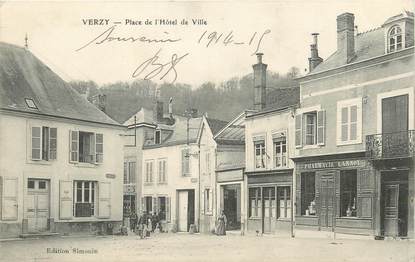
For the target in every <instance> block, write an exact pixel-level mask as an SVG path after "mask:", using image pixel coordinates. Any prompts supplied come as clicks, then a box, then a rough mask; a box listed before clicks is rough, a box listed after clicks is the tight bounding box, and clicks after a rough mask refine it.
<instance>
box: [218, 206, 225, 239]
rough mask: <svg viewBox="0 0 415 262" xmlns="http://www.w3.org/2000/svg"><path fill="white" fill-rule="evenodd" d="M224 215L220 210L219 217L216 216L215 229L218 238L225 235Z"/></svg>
mask: <svg viewBox="0 0 415 262" xmlns="http://www.w3.org/2000/svg"><path fill="white" fill-rule="evenodd" d="M226 224H227V220H226V215H225V212H224V211H223V210H222V211H221V212H220V215H219V216H218V225H217V227H216V235H218V236H224V235H226Z"/></svg>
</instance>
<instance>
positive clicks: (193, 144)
mask: <svg viewBox="0 0 415 262" xmlns="http://www.w3.org/2000/svg"><path fill="white" fill-rule="evenodd" d="M160 110H161V111H160ZM157 112H160V113H157V115H159V114H160V115H162V112H163V111H162V106H160V107H157ZM196 113H197V112H195V111H193V114H192V115H189V116H188V117H183V116H177V115H172V114H170V117H169V119H170V121H171V122H169V123H168V124H161V123H157V127H156V130H155V135H154V139H151V137H150V136H149V137H145V140H144V146H143V151H142V154H143V155H142V159H143V164H142V165H143V166H142V174H143V178H142V198H141V210H142V211H143V212H147V213H149V214H154V213H156V214H158V215H159V218H160V219H161V221H162V223H161V224H162V227H163V230H166V231H167V230H173V231H176V230H177V231H184V232H187V231H189V229H190V225H195V226H196V228H195V230H197V225H198V222H199V207H200V197H199V196H200V189H199V185H200V184H199V181H200V174H199V169H200V166H199V165H200V161H199V157H200V155H199V145H198V144H197V137H198V133H199V129H200V126H201V121H202V118H201V117H197V116H196Z"/></svg>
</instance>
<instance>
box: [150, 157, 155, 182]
mask: <svg viewBox="0 0 415 262" xmlns="http://www.w3.org/2000/svg"><path fill="white" fill-rule="evenodd" d="M149 164H150V181H149V182H150V183H152V182H153V173H154V172H153V166H154V162H153V161H151V162H150V163H149Z"/></svg>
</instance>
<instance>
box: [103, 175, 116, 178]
mask: <svg viewBox="0 0 415 262" xmlns="http://www.w3.org/2000/svg"><path fill="white" fill-rule="evenodd" d="M105 177H106V178H110V179H114V178H115V174H105Z"/></svg>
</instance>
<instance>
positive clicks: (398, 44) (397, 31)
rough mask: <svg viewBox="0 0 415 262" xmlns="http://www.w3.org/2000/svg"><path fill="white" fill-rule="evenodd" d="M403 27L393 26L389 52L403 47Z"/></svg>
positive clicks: (389, 35)
mask: <svg viewBox="0 0 415 262" xmlns="http://www.w3.org/2000/svg"><path fill="white" fill-rule="evenodd" d="M402 40H403V39H402V29H401V28H400V27H399V26H397V25H396V26H393V27H392V28H391V29H390V30H389V33H388V52H395V51H398V50H401V49H402V45H403V43H402Z"/></svg>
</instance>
